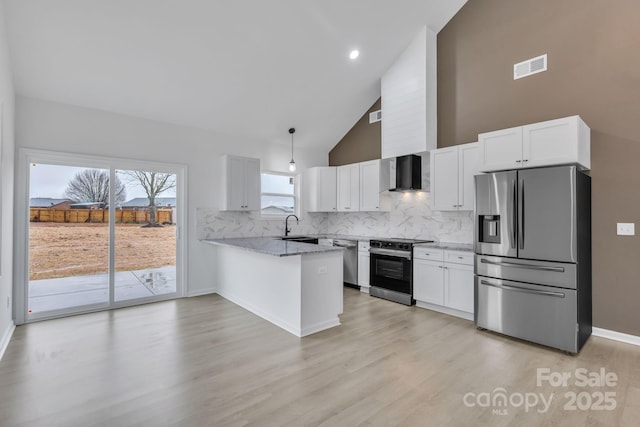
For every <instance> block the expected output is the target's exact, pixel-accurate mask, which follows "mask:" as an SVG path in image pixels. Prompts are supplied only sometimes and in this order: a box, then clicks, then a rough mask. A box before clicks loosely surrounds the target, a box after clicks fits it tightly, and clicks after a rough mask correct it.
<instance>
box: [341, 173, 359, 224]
mask: <svg viewBox="0 0 640 427" xmlns="http://www.w3.org/2000/svg"><path fill="white" fill-rule="evenodd" d="M359 204H360V165H359V164H357V163H356V164H353V165H345V166H340V167H338V211H341V212H357V211H358V210H359Z"/></svg>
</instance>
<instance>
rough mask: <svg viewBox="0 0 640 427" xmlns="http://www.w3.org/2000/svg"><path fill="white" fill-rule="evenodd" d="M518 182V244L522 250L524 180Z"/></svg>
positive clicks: (520, 179)
mask: <svg viewBox="0 0 640 427" xmlns="http://www.w3.org/2000/svg"><path fill="white" fill-rule="evenodd" d="M519 181H520V203H519V204H518V213H519V214H520V221H518V242H519V243H520V249H524V179H522V178H519Z"/></svg>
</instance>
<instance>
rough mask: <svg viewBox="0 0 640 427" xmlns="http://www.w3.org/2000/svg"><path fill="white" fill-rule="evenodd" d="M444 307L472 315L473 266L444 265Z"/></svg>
mask: <svg viewBox="0 0 640 427" xmlns="http://www.w3.org/2000/svg"><path fill="white" fill-rule="evenodd" d="M444 266H445V286H444V289H445V294H444V305H445V306H447V307H450V308H453V309H456V310H460V311H465V312H467V313H473V307H474V301H473V299H474V296H473V292H474V290H473V266H471V265H462V264H449V263H445V265H444Z"/></svg>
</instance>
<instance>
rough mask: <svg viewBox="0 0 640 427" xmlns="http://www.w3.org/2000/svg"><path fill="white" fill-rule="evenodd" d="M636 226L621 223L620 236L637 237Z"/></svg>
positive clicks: (619, 225)
mask: <svg viewBox="0 0 640 427" xmlns="http://www.w3.org/2000/svg"><path fill="white" fill-rule="evenodd" d="M635 234H636V224H635V223H633V222H619V223H618V236H635Z"/></svg>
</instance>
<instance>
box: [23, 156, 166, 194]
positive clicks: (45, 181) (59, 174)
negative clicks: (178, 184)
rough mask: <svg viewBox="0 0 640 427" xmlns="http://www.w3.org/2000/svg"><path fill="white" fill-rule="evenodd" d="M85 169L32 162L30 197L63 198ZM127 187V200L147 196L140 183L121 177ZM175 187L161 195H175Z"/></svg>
mask: <svg viewBox="0 0 640 427" xmlns="http://www.w3.org/2000/svg"><path fill="white" fill-rule="evenodd" d="M85 169H89V168H81V167H73V166H58V165H47V164H42V163H37V164H36V163H32V164H31V167H30V176H29V197H30V198H32V197H50V198H52V199H63V198H64V196H63V194H64V190H65V189H66V188H67V184H68V183H69V181H70V180H72V179H73V177H74V176H75V175H76V174H77V173H78V172H81V171H83V170H85ZM120 180H121V181H122V183H123V184H124V185H125V187H126V188H127V200H131V199H133V198H136V197H147V195H146V193H145V192H144V190H143V189H142V187H141V186H140V185H139V184H135V183H133V182H129V181H128V179H126V178H120ZM175 195H176V192H175V189H171V190H169V191H165V192H163V193H162V194H160V197H175Z"/></svg>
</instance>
